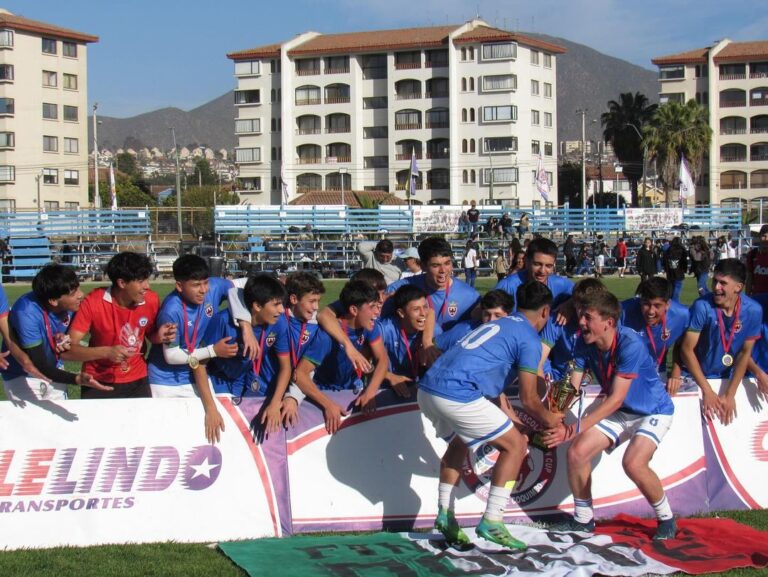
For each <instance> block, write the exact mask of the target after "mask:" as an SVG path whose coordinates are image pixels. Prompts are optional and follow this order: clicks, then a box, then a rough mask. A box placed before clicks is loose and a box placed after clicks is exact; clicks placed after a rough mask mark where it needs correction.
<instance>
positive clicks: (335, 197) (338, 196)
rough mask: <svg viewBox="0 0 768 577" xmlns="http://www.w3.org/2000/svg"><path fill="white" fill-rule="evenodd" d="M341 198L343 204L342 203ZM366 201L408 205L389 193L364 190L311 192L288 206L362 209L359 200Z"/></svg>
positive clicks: (295, 199)
mask: <svg viewBox="0 0 768 577" xmlns="http://www.w3.org/2000/svg"><path fill="white" fill-rule="evenodd" d="M342 198H343V199H344V202H343V203H342ZM361 198H364V199H368V202H373V203H375V204H384V205H397V204H408V203H407V202H406V201H405V200H403V199H402V198H398V197H397V196H395V195H394V194H392V193H390V192H384V191H383V190H370V191H369V190H366V191H357V190H353V191H348V190H347V191H345V192H343V193H342V192H341V191H340V190H311V191H309V192H305V193H304V194H302V195H300V196H298V197H296V198H294V199H293V200H292V201H291V202H290V204H293V205H315V204H320V205H326V204H330V205H337V204H346V205H347V206H348V207H349V208H363V205H362V204H361V203H360V199H361Z"/></svg>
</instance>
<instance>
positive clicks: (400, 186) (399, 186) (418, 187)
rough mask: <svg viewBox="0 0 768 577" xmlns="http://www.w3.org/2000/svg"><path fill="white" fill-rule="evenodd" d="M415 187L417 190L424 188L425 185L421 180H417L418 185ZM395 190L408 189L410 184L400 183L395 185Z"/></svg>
mask: <svg viewBox="0 0 768 577" xmlns="http://www.w3.org/2000/svg"><path fill="white" fill-rule="evenodd" d="M415 189H416V190H424V185H423V184H422V183H420V182H417V183H416V186H415ZM395 190H408V184H407V183H403V184H398V185H396V186H395Z"/></svg>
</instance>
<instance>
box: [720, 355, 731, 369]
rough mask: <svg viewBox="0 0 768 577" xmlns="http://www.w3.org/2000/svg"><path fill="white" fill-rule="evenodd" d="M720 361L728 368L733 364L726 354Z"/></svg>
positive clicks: (729, 356)
mask: <svg viewBox="0 0 768 577" xmlns="http://www.w3.org/2000/svg"><path fill="white" fill-rule="evenodd" d="M720 360H721V361H722V362H723V365H725V366H726V367H730V366H731V365H732V364H733V357H732V356H731V355H729V354H728V353H725V354H724V355H723V358H722V359H720Z"/></svg>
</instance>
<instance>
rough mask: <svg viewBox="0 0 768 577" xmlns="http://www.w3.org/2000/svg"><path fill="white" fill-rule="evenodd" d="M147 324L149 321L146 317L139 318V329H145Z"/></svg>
mask: <svg viewBox="0 0 768 577" xmlns="http://www.w3.org/2000/svg"><path fill="white" fill-rule="evenodd" d="M148 322H149V319H148V318H147V317H141V318H140V319H139V326H140V327H145V326H147V323H148Z"/></svg>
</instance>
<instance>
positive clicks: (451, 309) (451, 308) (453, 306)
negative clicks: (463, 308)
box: [448, 301, 459, 317]
mask: <svg viewBox="0 0 768 577" xmlns="http://www.w3.org/2000/svg"><path fill="white" fill-rule="evenodd" d="M457 312H459V303H457V302H456V301H451V302H449V303H448V315H449V316H452V317H455V316H456V313H457Z"/></svg>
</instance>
